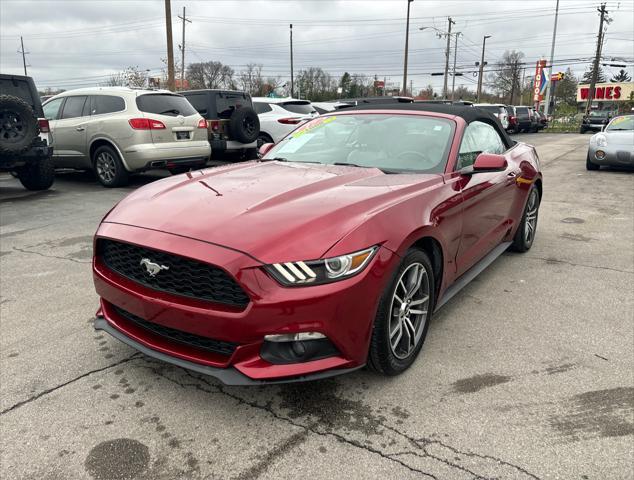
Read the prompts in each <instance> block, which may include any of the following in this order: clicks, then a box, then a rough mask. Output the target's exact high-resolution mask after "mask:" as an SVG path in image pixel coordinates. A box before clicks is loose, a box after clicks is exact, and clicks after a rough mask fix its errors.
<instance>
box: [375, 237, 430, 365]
mask: <svg viewBox="0 0 634 480" xmlns="http://www.w3.org/2000/svg"><path fill="white" fill-rule="evenodd" d="M434 291H435V290H434V274H433V270H432V267H431V262H430V260H429V257H428V256H427V254H426V253H425V252H423V251H422V250H416V249H411V250H409V251H408V252H407V253H406V254H405V257H404V258H403V260H402V261H401V264H400V265H399V267H398V269H397V270H396V272H395V273H394V275H393V276H392V280H391V282H390V283H389V285H388V286H387V288H386V290H385V291H384V292H383V295H382V296H381V300H380V302H379V308H378V311H377V315H376V318H375V320H374V329H373V331H372V339H371V341H370V351H369V353H368V367H369V368H371V369H372V370H374V371H377V372H380V373H383V374H385V375H398V374H399V373H402V372H403V371H405V370H407V369H408V368H409V367H410V365H411V364H412V363H414V360H416V357H417V356H418V353H419V352H420V350H421V348H422V346H423V342H424V341H425V337H426V335H427V329H428V327H429V322H430V320H431V315H432V309H433V306H434Z"/></svg>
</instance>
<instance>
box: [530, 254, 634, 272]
mask: <svg viewBox="0 0 634 480" xmlns="http://www.w3.org/2000/svg"><path fill="white" fill-rule="evenodd" d="M523 258H528V259H529V260H543V261H545V262H552V263H563V264H566V265H572V266H573V267H585V268H595V269H597V270H610V271H612V272H619V273H634V271H632V270H620V269H618V268H612V267H602V266H600V265H588V264H586V263H575V262H568V261H566V260H559V259H557V258H543V257H533V256H528V255H527V256H524V257H523Z"/></svg>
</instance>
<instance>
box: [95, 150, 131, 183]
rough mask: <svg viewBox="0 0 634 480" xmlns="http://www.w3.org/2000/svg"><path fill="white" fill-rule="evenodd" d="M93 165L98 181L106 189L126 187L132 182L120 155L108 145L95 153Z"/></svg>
mask: <svg viewBox="0 0 634 480" xmlns="http://www.w3.org/2000/svg"><path fill="white" fill-rule="evenodd" d="M92 165H93V168H94V171H95V176H96V177H97V180H99V183H101V184H102V185H103V186H104V187H107V188H116V187H124V186H126V185H127V184H128V182H129V181H130V174H129V173H128V171H127V170H126V169H125V167H124V166H123V163H122V162H121V159H120V158H119V154H118V153H117V152H116V150H115V149H114V148H112V147H110V146H108V145H102V146H101V147H98V148H97V149H96V150H95V151H94V153H93V155H92Z"/></svg>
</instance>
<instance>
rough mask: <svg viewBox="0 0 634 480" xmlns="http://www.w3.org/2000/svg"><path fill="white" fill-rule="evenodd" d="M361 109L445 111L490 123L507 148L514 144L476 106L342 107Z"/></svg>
mask: <svg viewBox="0 0 634 480" xmlns="http://www.w3.org/2000/svg"><path fill="white" fill-rule="evenodd" d="M362 110H409V111H418V112H434V113H446V114H447V115H455V116H456V117H461V118H463V119H464V121H465V122H467V123H471V122H475V121H478V122H483V123H487V124H489V125H491V126H492V127H493V128H495V130H496V131H497V132H498V134H499V135H500V137H501V138H502V141H503V142H504V143H505V144H506V147H507V148H511V147H512V146H513V145H515V141H514V140H512V139H511V137H509V135H508V133H506V130H504V128H502V124H501V123H500V120H498V118H497V117H496V116H495V115H493V114H492V113H490V112H487V111H486V110H483V109H481V108H478V107H470V106H464V105H446V104H440V103H439V104H434V103H390V104H380V105H377V104H374V105H357V106H354V107H348V108H345V109H342V110H341V111H344V112H352V111H362Z"/></svg>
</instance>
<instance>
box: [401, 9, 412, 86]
mask: <svg viewBox="0 0 634 480" xmlns="http://www.w3.org/2000/svg"><path fill="white" fill-rule="evenodd" d="M413 1H414V0H407V23H406V25H405V60H404V62H403V92H402V93H403V96H407V54H408V49H409V7H410V4H411V3H412V2H413Z"/></svg>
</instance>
